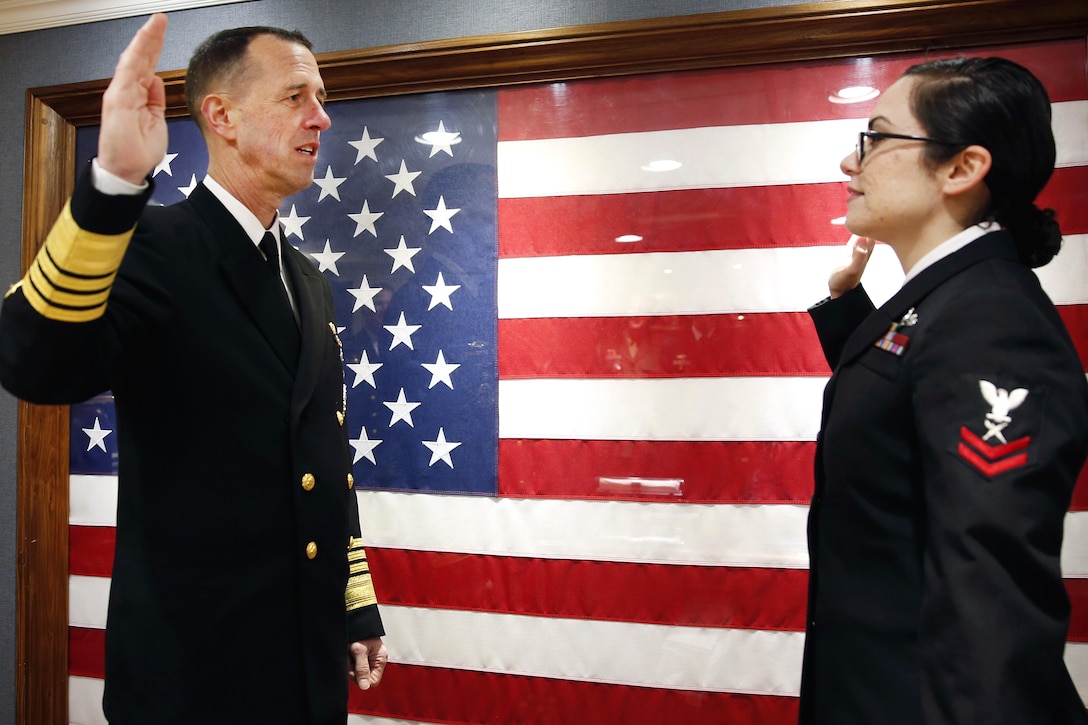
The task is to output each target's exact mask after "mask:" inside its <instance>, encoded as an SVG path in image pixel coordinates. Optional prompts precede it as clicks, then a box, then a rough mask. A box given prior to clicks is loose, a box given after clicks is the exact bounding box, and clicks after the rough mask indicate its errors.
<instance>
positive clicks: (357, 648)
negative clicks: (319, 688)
mask: <svg viewBox="0 0 1088 725" xmlns="http://www.w3.org/2000/svg"><path fill="white" fill-rule="evenodd" d="M348 659H349V665H350V666H351V667H352V669H350V670H349V671H348V677H350V678H351V679H353V680H355V684H356V685H357V686H358V687H359V689H360V690H369V689H370V688H371V687H377V686H378V684H379V683H381V681H382V675H383V674H385V665H386V663H387V662H388V661H389V653H388V651H387V650H386V648H385V644H383V643H382V640H381V638H375V639H368V640H364V641H362V642H355V643H353V644H352V645H351V648H350V650H349V657H348Z"/></svg>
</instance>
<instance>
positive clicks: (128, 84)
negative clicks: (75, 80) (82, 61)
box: [98, 13, 167, 184]
mask: <svg viewBox="0 0 1088 725" xmlns="http://www.w3.org/2000/svg"><path fill="white" fill-rule="evenodd" d="M165 35H166V16H165V15H163V14H162V13H156V14H155V15H152V16H151V18H150V19H149V20H148V21H147V22H146V23H144V25H143V27H142V28H140V29H139V31H137V32H136V35H135V36H134V37H133V38H132V41H131V42H130V43H129V44H128V47H127V48H125V52H123V53H122V54H121V59H120V60H119V61H117V68H116V70H115V72H114V75H113V80H111V81H110V84H109V86H108V87H107V88H106V92H105V94H104V95H103V96H102V126H101V129H100V132H99V135H98V163H99V165H101V167H102V168H103V169H105V170H106V171H109V172H110V173H112V174H115V175H117V176H120V177H121V178H122V179H125V180H126V181H129V182H131V183H133V184H142V183H143V181H144V178H145V177H146V176H147V174H148V173H149V172H150V171H151V170H152V169H154V168H155V167H156V166H157V165H158V163H159V162H160V161H162V158H163V156H165V155H166V143H167V133H166V90H165V87H164V86H163V82H162V78H159V77H158V76H157V75H155V66H156V65H157V64H158V62H159V53H160V52H161V51H162V44H163V39H164V37H165Z"/></svg>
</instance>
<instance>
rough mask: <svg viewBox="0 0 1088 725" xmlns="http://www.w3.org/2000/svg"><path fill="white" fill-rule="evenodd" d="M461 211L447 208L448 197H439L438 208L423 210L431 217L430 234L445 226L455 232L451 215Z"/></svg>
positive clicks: (450, 231) (449, 230)
mask: <svg viewBox="0 0 1088 725" xmlns="http://www.w3.org/2000/svg"><path fill="white" fill-rule="evenodd" d="M459 211H461V210H460V209H447V208H446V197H444V196H440V197H438V207H437V208H436V209H424V210H423V213H424V214H426V215H427V216H429V217H430V218H431V231H429V232H427V233H428V234H430V233H431V232H433V231H434V230H435V229H438V227H445V228H446V231H448V232H449V233H450V234H452V233H453V227H452V226H451V225H450V217H452V216H453V215H454V214H456V213H457V212H459ZM375 236H377V235H375Z"/></svg>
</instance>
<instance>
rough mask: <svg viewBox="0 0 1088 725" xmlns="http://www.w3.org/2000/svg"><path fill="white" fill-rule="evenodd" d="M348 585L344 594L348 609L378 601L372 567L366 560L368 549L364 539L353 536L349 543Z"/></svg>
mask: <svg viewBox="0 0 1088 725" xmlns="http://www.w3.org/2000/svg"><path fill="white" fill-rule="evenodd" d="M348 575H349V576H348V586H347V591H346V592H345V595H344V600H345V602H346V604H347V610H348V611H349V612H350V611H352V610H353V609H361V608H362V607H368V606H370V605H372V604H377V603H378V597H377V595H376V594H375V593H374V582H373V581H372V580H371V578H370V567H369V566H368V565H367V562H366V549H364V548H363V542H362V539H356V538H352V539H351V541H350V543H349V544H348Z"/></svg>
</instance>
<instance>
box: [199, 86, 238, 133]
mask: <svg viewBox="0 0 1088 725" xmlns="http://www.w3.org/2000/svg"><path fill="white" fill-rule="evenodd" d="M233 110H234V109H233V106H232V105H231V102H230V98H228V97H227V96H224V95H220V94H218V93H209V94H208V95H206V96H204V101H203V102H202V103H201V104H200V113H201V114H202V115H203V116H204V125H205V127H207V129H208V130H209V131H210V132H211V133H214V134H215V135H217V136H221V137H222V138H224V139H227V140H232V139H233V138H234V135H235V127H234V114H233Z"/></svg>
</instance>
